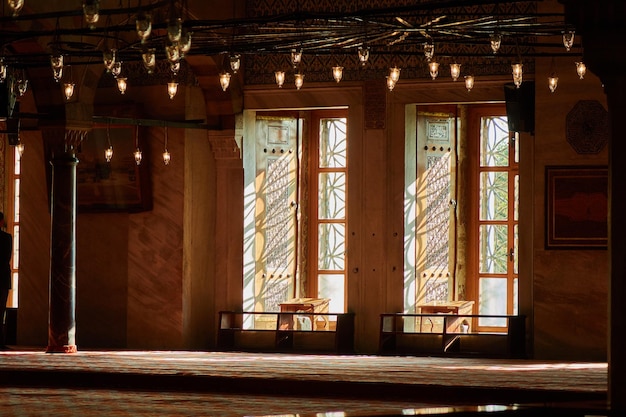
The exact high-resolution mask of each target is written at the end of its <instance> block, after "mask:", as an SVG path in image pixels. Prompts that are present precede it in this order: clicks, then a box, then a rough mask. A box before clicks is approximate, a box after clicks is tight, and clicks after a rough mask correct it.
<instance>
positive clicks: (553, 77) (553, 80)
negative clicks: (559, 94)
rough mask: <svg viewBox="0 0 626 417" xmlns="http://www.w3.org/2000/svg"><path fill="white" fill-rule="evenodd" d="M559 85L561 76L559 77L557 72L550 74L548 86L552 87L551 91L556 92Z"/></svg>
mask: <svg viewBox="0 0 626 417" xmlns="http://www.w3.org/2000/svg"><path fill="white" fill-rule="evenodd" d="M558 85H559V77H557V76H556V74H555V73H552V74H550V76H549V77H548V88H549V89H550V92H552V93H554V91H555V90H556V87H557V86H558Z"/></svg>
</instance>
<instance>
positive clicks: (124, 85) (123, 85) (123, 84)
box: [117, 77, 128, 94]
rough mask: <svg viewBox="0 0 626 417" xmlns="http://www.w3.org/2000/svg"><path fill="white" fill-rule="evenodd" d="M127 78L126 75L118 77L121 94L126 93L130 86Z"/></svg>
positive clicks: (118, 87)
mask: <svg viewBox="0 0 626 417" xmlns="http://www.w3.org/2000/svg"><path fill="white" fill-rule="evenodd" d="M126 80H127V79H126V77H118V78H117V89H118V90H120V93H121V94H125V93H126V88H127V87H128V84H127V82H126Z"/></svg>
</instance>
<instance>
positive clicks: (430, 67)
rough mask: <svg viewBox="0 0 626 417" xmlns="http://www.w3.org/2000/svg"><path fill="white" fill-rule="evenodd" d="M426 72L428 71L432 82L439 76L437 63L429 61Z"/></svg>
mask: <svg viewBox="0 0 626 417" xmlns="http://www.w3.org/2000/svg"><path fill="white" fill-rule="evenodd" d="M428 70H429V71H430V76H431V78H432V79H433V80H434V79H436V78H437V76H438V75H439V62H437V61H430V62H429V63H428Z"/></svg>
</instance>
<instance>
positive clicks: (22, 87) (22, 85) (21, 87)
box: [17, 77, 28, 97]
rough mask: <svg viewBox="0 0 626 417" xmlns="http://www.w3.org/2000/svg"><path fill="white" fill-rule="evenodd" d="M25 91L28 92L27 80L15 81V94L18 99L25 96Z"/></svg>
mask: <svg viewBox="0 0 626 417" xmlns="http://www.w3.org/2000/svg"><path fill="white" fill-rule="evenodd" d="M27 90H28V80H27V79H26V78H23V77H22V78H20V79H18V80H17V92H18V94H19V95H20V97H21V96H23V95H24V94H26V91H27Z"/></svg>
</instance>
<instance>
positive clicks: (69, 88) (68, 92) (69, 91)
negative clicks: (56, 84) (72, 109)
mask: <svg viewBox="0 0 626 417" xmlns="http://www.w3.org/2000/svg"><path fill="white" fill-rule="evenodd" d="M74 87H75V84H74V83H73V82H71V81H70V82H67V83H64V84H63V94H65V99H66V100H69V99H71V98H72V96H73V95H74Z"/></svg>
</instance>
